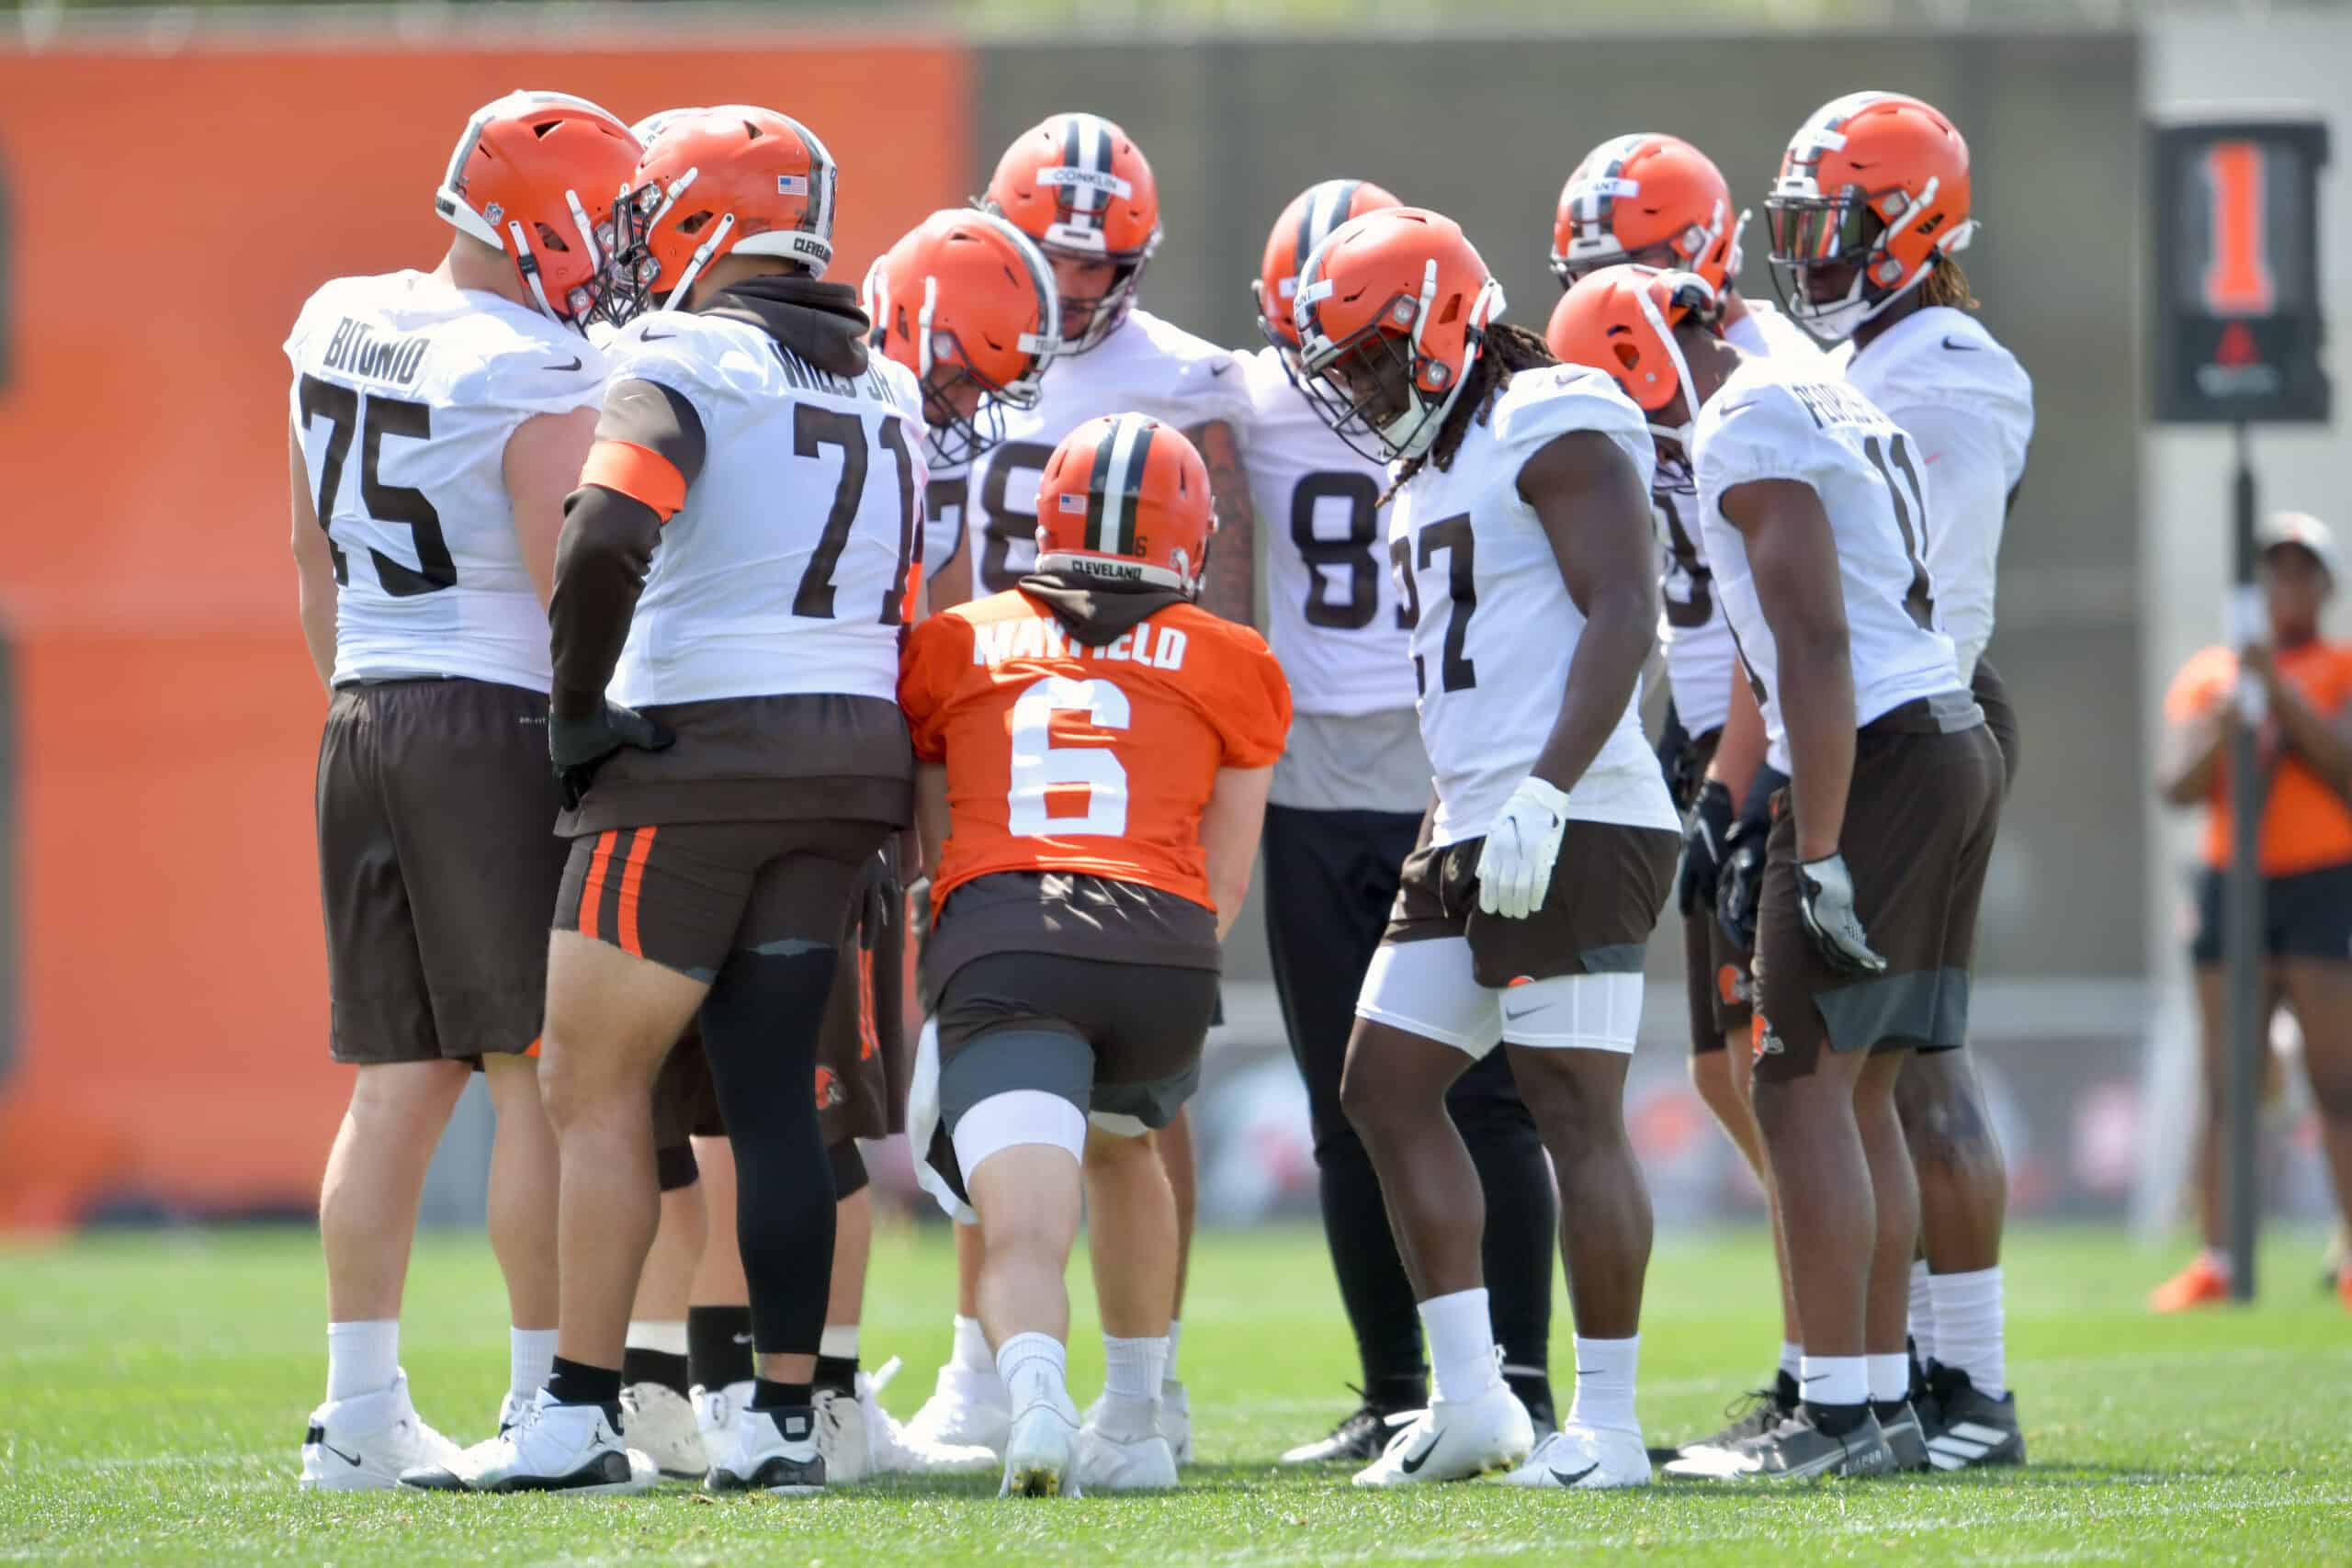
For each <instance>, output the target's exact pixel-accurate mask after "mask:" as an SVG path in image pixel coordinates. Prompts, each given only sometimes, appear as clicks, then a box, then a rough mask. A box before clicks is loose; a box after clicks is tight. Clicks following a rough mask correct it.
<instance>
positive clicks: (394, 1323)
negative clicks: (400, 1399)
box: [327, 1317, 401, 1400]
mask: <svg viewBox="0 0 2352 1568" xmlns="http://www.w3.org/2000/svg"><path fill="white" fill-rule="evenodd" d="M400 1375H401V1320H400V1319H399V1318H396V1317H383V1318H368V1319H366V1320H364V1321H362V1322H358V1323H330V1324H328V1325H327V1398H328V1399H330V1400H336V1399H357V1398H359V1397H360V1396H361V1395H362V1394H368V1393H383V1392H384V1391H385V1390H386V1389H388V1388H390V1387H391V1386H392V1380H393V1379H394V1378H397V1377H399V1376H400Z"/></svg>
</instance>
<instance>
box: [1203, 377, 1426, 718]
mask: <svg viewBox="0 0 2352 1568" xmlns="http://www.w3.org/2000/svg"><path fill="white" fill-rule="evenodd" d="M1241 363H1242V374H1243V375H1245V376H1246V377H1247V378H1248V380H1249V384H1250V418H1249V423H1248V424H1247V425H1246V426H1245V427H1244V428H1243V431H1242V461H1243V464H1244V466H1245V467H1247V468H1248V469H1249V471H1250V504H1251V506H1252V508H1253V509H1254V510H1255V511H1256V512H1257V513H1258V519H1259V526H1260V527H1261V528H1262V529H1263V530H1264V532H1265V535H1266V604H1267V608H1266V640H1267V642H1268V643H1270V644H1271V645H1272V648H1273V650H1274V657H1275V658H1276V659H1278V660H1281V661H1282V666H1283V674H1285V675H1287V676H1289V677H1290V690H1291V700H1292V702H1293V704H1294V705H1295V710H1296V711H1297V712H1299V713H1302V714H1331V715H1335V716H1340V717H1352V716H1356V715H1359V714H1367V713H1385V712H1388V711H1391V710H1395V709H1400V708H1408V707H1410V706H1412V705H1413V696H1414V693H1413V667H1412V662H1411V648H1410V645H1411V641H1412V635H1413V623H1412V621H1411V620H1410V618H1408V616H1407V615H1406V614H1405V605H1404V602H1403V599H1402V598H1401V597H1400V593H1399V590H1398V588H1397V581H1396V579H1395V578H1394V577H1393V576H1392V575H1391V574H1390V573H1389V570H1388V566H1387V561H1386V559H1385V549H1386V546H1385V534H1386V531H1387V530H1386V528H1385V518H1383V517H1382V515H1381V511H1380V498H1381V496H1382V494H1383V493H1385V491H1387V489H1388V470H1387V467H1386V465H1385V464H1381V463H1376V462H1374V461H1373V460H1372V459H1371V458H1369V457H1365V456H1364V455H1363V454H1362V453H1361V452H1358V451H1357V450H1356V449H1355V448H1354V447H1352V446H1349V445H1348V444H1347V443H1346V442H1344V441H1342V440H1340V437H1339V436H1338V435H1336V434H1333V433H1332V430H1331V427H1330V425H1329V423H1325V421H1324V419H1323V416H1322V415H1321V414H1319V413H1317V412H1315V408H1314V405H1313V404H1311V403H1309V402H1308V401H1307V400H1306V396H1305V395H1304V394H1303V393H1301V392H1300V391H1299V389H1297V388H1296V387H1295V386H1293V385H1292V384H1291V379H1290V377H1289V376H1288V375H1287V374H1286V373H1285V372H1284V370H1283V361H1282V356H1281V355H1279V354H1277V353H1275V352H1274V350H1273V349H1272V347H1271V346H1270V347H1266V348H1262V349H1260V350H1259V351H1258V352H1257V353H1255V354H1251V355H1243V356H1242V359H1241Z"/></svg>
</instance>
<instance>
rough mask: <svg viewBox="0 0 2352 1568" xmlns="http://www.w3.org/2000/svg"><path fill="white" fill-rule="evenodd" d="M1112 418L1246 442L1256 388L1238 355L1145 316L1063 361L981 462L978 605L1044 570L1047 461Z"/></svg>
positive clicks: (976, 478)
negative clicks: (1041, 534)
mask: <svg viewBox="0 0 2352 1568" xmlns="http://www.w3.org/2000/svg"><path fill="white" fill-rule="evenodd" d="M1110 413H1139V414H1143V415H1145V416H1146V417H1148V418H1150V419H1156V420H1158V421H1159V422H1160V423H1162V424H1166V425H1170V426H1173V427H1174V428H1175V429H1177V430H1181V431H1184V432H1187V433H1189V432H1191V431H1192V430H1193V429H1194V428H1195V427H1196V426H1199V425H1203V424H1206V423H1210V422H1211V421H1213V420H1223V421H1225V422H1226V423H1228V424H1230V425H1232V426H1233V427H1234V429H1235V431H1236V432H1237V433H1238V432H1239V430H1240V428H1241V425H1242V422H1243V421H1245V420H1247V419H1248V418H1249V416H1250V389H1249V386H1248V384H1247V381H1246V379H1245V378H1244V377H1243V375H1242V373H1241V362H1240V360H1238V358H1236V357H1235V356H1234V355H1232V354H1231V353H1229V352H1227V350H1225V349H1222V348H1219V347H1217V346H1216V344H1213V343H1209V342H1207V341H1205V340H1204V339H1201V338H1196V337H1194V336H1193V334H1192V333H1188V332H1186V331H1184V330H1183V329H1182V327H1178V326H1175V325H1173V324H1171V323H1170V322H1167V321H1161V320H1160V319H1159V317H1157V316H1155V315H1152V314H1151V313H1150V312H1149V311H1147V310H1137V311H1136V312H1134V313H1133V314H1132V315H1130V316H1129V317H1128V318H1127V319H1126V321H1124V322H1122V323H1121V324H1120V326H1119V328H1118V330H1117V331H1115V332H1114V333H1112V334H1111V335H1110V336H1109V337H1106V338H1104V339H1103V341H1102V343H1100V344H1097V345H1096V346H1095V347H1093V348H1091V349H1090V350H1088V351H1087V352H1086V353H1084V354H1074V355H1069V357H1068V358H1064V359H1057V360H1055V361H1054V363H1053V364H1052V366H1051V367H1048V368H1047V369H1046V376H1045V381H1044V392H1043V395H1042V396H1041V397H1040V398H1039V399H1038V400H1037V406H1036V407H1035V408H1034V409H1030V410H1028V411H1027V412H1022V411H1020V410H1008V411H1006V413H1005V418H1004V431H1005V436H1004V440H1003V441H1002V442H1001V444H999V445H998V446H992V447H990V448H989V450H988V451H986V452H983V453H981V454H980V455H979V457H977V458H975V459H974V460H973V463H972V473H971V479H970V482H969V488H968V489H967V491H966V504H965V508H964V519H965V522H964V527H965V533H966V536H967V537H966V540H965V545H964V547H965V548H966V549H967V550H970V551H971V552H972V597H973V598H975V599H979V598H984V597H986V596H987V595H989V594H990V593H1001V592H1004V591H1005V590H1006V589H1008V588H1011V587H1012V586H1013V585H1014V584H1015V583H1016V582H1018V581H1020V580H1021V578H1022V577H1023V576H1024V575H1026V574H1027V573H1029V572H1032V571H1035V570H1036V569H1037V484H1038V481H1039V480H1040V479H1044V478H1045V474H1046V459H1047V458H1049V457H1052V456H1053V455H1054V448H1055V447H1056V446H1058V445H1059V444H1060V442H1061V439H1062V437H1063V436H1065V435H1068V434H1069V433H1070V432H1071V431H1073V430H1076V429H1077V428H1078V427H1079V426H1080V425H1081V424H1084V423H1086V422H1087V421H1088V420H1090V419H1095V418H1098V417H1100V416H1101V415H1103V414H1110ZM1212 548H1214V546H1212Z"/></svg>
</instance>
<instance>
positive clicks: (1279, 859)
mask: <svg viewBox="0 0 2352 1568" xmlns="http://www.w3.org/2000/svg"><path fill="white" fill-rule="evenodd" d="M1397 205H1398V203H1397V198H1396V197H1394V196H1391V195H1390V194H1389V193H1388V192H1386V191H1385V190H1383V189H1382V188H1381V187H1380V186H1376V185H1373V184H1371V183H1370V182H1368V181H1364V180H1326V181H1323V182H1322V183H1321V184H1319V185H1315V186H1308V187H1307V188H1306V190H1304V191H1302V192H1301V193H1299V195H1298V197H1296V198H1295V200H1293V201H1292V202H1291V204H1290V205H1289V206H1288V207H1286V208H1284V209H1283V214H1282V216H1281V217H1280V218H1279V219H1277V220H1275V221H1274V227H1273V232H1272V234H1271V235H1269V236H1268V238H1267V241H1266V254H1265V261H1264V265H1263V266H1262V267H1261V269H1260V271H1261V276H1259V277H1258V278H1257V279H1255V280H1254V281H1253V282H1252V284H1251V286H1250V287H1251V288H1252V289H1253V290H1254V291H1255V293H1256V295H1257V299H1258V310H1259V318H1258V324H1259V329H1260V330H1261V332H1262V333H1265V335H1266V337H1267V339H1268V342H1267V345H1266V346H1265V347H1264V348H1262V349H1260V350H1259V351H1258V352H1257V353H1256V354H1254V355H1248V356H1245V358H1244V359H1243V361H1242V372H1241V373H1242V374H1243V375H1244V376H1245V377H1247V378H1248V380H1249V385H1250V420H1249V423H1248V424H1247V426H1246V427H1245V428H1244V431H1243V444H1244V447H1245V450H1246V452H1247V455H1248V459H1249V465H1250V491H1251V498H1252V500H1253V502H1255V503H1256V506H1257V509H1258V511H1259V512H1260V513H1262V514H1263V515H1265V516H1268V517H1273V518H1283V517H1287V518H1288V519H1289V520H1290V525H1289V527H1288V529H1287V530H1286V531H1285V530H1283V529H1281V528H1277V529H1275V530H1274V532H1273V533H1272V534H1271V535H1270V536H1268V538H1267V541H1266V570H1267V605H1268V622H1267V626H1268V641H1269V642H1270V643H1271V644H1272V647H1273V649H1274V656H1275V657H1276V658H1277V659H1279V660H1282V664H1283V672H1284V673H1285V674H1286V675H1287V676H1288V677H1289V679H1290V682H1291V694H1292V698H1293V701H1294V703H1295V716H1294V717H1293V720H1292V724H1291V732H1290V745H1289V748H1288V749H1287V750H1285V751H1284V752H1283V760H1282V761H1280V762H1278V763H1276V764H1275V767H1274V784H1273V791H1272V795H1271V796H1270V797H1269V802H1268V805H1267V807H1266V834H1265V853H1266V943H1267V949H1268V952H1269V954H1270V956H1271V957H1272V960H1273V970H1274V989H1275V992H1276V994H1277V995H1278V996H1279V997H1280V998H1281V1001H1282V1008H1283V1024H1284V1026H1285V1027H1286V1029H1287V1032H1288V1033H1289V1035H1290V1048H1291V1055H1292V1056H1293V1058H1294V1059H1295V1061H1296V1062H1297V1063H1298V1069H1299V1075H1300V1077H1303V1078H1304V1079H1305V1080H1306V1094H1307V1104H1308V1108H1309V1112H1310V1115H1311V1116H1312V1119H1313V1126H1314V1133H1315V1165H1316V1169H1317V1176H1318V1179H1319V1180H1318V1186H1319V1190H1320V1194H1321V1199H1322V1206H1323V1235H1324V1239H1325V1241H1326V1242H1327V1243H1328V1244H1329V1247H1330V1249H1331V1264H1332V1268H1333V1269H1334V1270H1335V1271H1336V1272H1337V1274H1338V1275H1339V1280H1340V1301H1341V1302H1342V1303H1344V1304H1345V1306H1346V1308H1347V1313H1348V1323H1349V1326H1350V1327H1351V1328H1352V1329H1353V1330H1354V1332H1355V1340H1356V1353H1357V1356H1358V1358H1359V1359H1360V1361H1361V1363H1362V1365H1363V1388H1362V1390H1361V1393H1362V1396H1363V1402H1362V1404H1361V1405H1360V1406H1359V1408H1357V1409H1356V1410H1355V1411H1354V1412H1353V1413H1351V1415H1349V1416H1347V1417H1346V1418H1345V1419H1343V1420H1341V1421H1340V1424H1339V1425H1338V1427H1335V1428H1333V1429H1332V1431H1331V1432H1330V1433H1329V1435H1327V1436H1325V1437H1322V1438H1317V1439H1316V1440H1315V1441H1312V1442H1307V1443H1302V1444H1300V1445H1299V1446H1298V1447H1296V1448H1294V1449H1292V1450H1289V1451H1288V1452H1287V1453H1285V1454H1283V1462H1284V1463H1286V1464H1306V1463H1314V1462H1317V1461H1327V1460H1353V1461H1357V1462H1359V1463H1361V1462H1363V1461H1366V1460H1369V1459H1371V1458H1373V1457H1374V1455H1376V1454H1378V1453H1379V1452H1380V1450H1381V1449H1382V1448H1384V1447H1385V1446H1386V1444H1387V1441H1388V1438H1389V1436H1390V1422H1389V1419H1388V1418H1389V1417H1390V1416H1395V1415H1397V1414H1398V1413H1400V1412H1403V1411H1408V1410H1419V1409H1421V1408H1423V1407H1424V1406H1425V1405H1427V1404H1429V1367H1428V1364H1427V1363H1426V1361H1424V1360H1423V1359H1422V1351H1421V1324H1420V1319H1419V1317H1418V1316H1416V1315H1415V1314H1414V1312H1413V1287H1412V1283H1411V1281H1410V1280H1408V1279H1407V1277H1406V1274H1405V1265H1404V1262H1403V1260H1402V1259H1400V1258H1398V1257H1397V1242H1396V1238H1395V1237H1394V1235H1392V1234H1391V1233H1390V1231H1389V1228H1388V1210H1387V1206H1386V1202H1385V1200H1384V1199H1383V1198H1382V1196H1381V1190H1380V1177H1379V1174H1378V1173H1377V1172H1376V1171H1374V1168H1373V1165H1372V1158H1371V1156H1369V1155H1368V1154H1366V1153H1365V1151H1364V1146H1363V1139H1362V1138H1360V1137H1358V1136H1357V1135H1356V1130H1355V1127H1354V1125H1353V1123H1351V1122H1349V1120H1348V1118H1347V1113H1346V1112H1345V1111H1342V1110H1341V1109H1340V1066H1341V1064H1342V1063H1343V1062H1344V1061H1345V1060H1346V1058H1347V1049H1348V1033H1349V1031H1350V1029H1351V1027H1352V1025H1353V1023H1354V1021H1355V996H1356V991H1357V988H1358V987H1360V986H1361V985H1362V984H1363V974H1364V970H1365V968H1366V966H1367V965H1369V964H1371V962H1372V954H1373V951H1374V949H1375V948H1376V947H1378V946H1379V945H1380V933H1381V931H1383V930H1384V929H1385V927H1386V926H1387V924H1388V910H1389V907H1390V906H1391V905H1392V904H1393V903H1395V902H1396V898H1397V875H1398V871H1399V868H1400V867H1401V866H1402V865H1403V864H1404V862H1405V857H1406V856H1407V855H1408V854H1410V853H1411V852H1412V851H1413V844H1414V840H1416V838H1418V837H1419V832H1420V819H1421V811H1422V809H1423V808H1424V807H1427V806H1428V804H1429V799H1430V763H1429V754H1428V753H1427V752H1426V751H1425V750H1423V749H1422V746H1421V731H1420V723H1419V718H1418V717H1417V716H1415V714H1414V712H1413V697H1414V693H1413V676H1412V662H1411V657H1410V652H1409V648H1408V644H1409V641H1410V638H1411V635H1412V624H1411V622H1410V621H1409V620H1408V618H1407V617H1406V615H1405V613H1404V606H1403V604H1402V601H1401V599H1400V597H1399V595H1400V593H1401V590H1400V589H1399V588H1398V587H1397V582H1396V580H1395V579H1394V578H1393V577H1392V576H1391V575H1390V573H1389V571H1388V569H1387V562H1386V560H1385V558H1384V555H1385V552H1384V550H1383V547H1382V544H1381V529H1382V525H1384V524H1385V521H1386V515H1387V514H1386V512H1385V509H1384V508H1383V507H1382V505H1381V494H1382V492H1383V491H1385V490H1386V489H1387V487H1388V478H1387V473H1386V471H1385V464H1383V463H1382V462H1380V461H1379V460H1378V459H1376V458H1374V457H1367V456H1365V455H1364V454H1363V453H1361V452H1358V451H1357V450H1355V449H1354V448H1353V447H1351V446H1349V445H1348V444H1347V443H1346V442H1344V441H1342V440H1340V437H1339V436H1338V435H1337V434H1334V433H1333V432H1332V430H1331V427H1330V426H1329V424H1327V423H1324V421H1323V420H1322V418H1321V417H1320V416H1319V415H1318V414H1317V412H1316V410H1315V405H1314V404H1313V403H1312V402H1310V401H1309V400H1308V399H1307V397H1306V394H1305V393H1304V392H1303V391H1302V390H1301V389H1300V388H1299V386H1298V384H1297V379H1296V378H1297V375H1298V370H1297V355H1298V329H1297V328H1296V327H1295V326H1294V325H1292V323H1291V319H1290V308H1291V302H1292V301H1293V300H1294V299H1295V298H1296V297H1297V293H1298V264H1299V263H1300V262H1302V261H1304V260H1306V257H1307V255H1308V254H1311V253H1312V252H1313V251H1314V249H1315V247H1316V246H1317V244H1319V243H1322V241H1323V240H1324V239H1325V237H1327V236H1328V235H1329V233H1330V232H1331V231H1332V230H1334V229H1336V228H1338V227H1339V226H1340V224H1342V223H1344V222H1346V221H1347V220H1349V219H1351V218H1354V217H1357V216H1359V215H1361V214H1363V213H1365V212H1369V211H1372V210H1374V209H1376V208H1385V207H1395V206H1397ZM1446 1108H1447V1110H1448V1111H1450V1112H1451V1113H1452V1115H1453V1122H1454V1125H1455V1126H1456V1127H1457V1128H1458V1129H1459V1130H1460V1132H1461V1134H1462V1141H1463V1142H1464V1144H1466V1145H1469V1149H1470V1157H1471V1159H1472V1160H1473V1161H1474V1162H1476V1165H1477V1167H1478V1182H1479V1187H1480V1189H1481V1190H1483V1191H1484V1192H1485V1193H1486V1198H1487V1235H1486V1243H1485V1247H1486V1266H1487V1280H1488V1283H1489V1289H1490V1291H1491V1292H1492V1296H1493V1320H1494V1331H1495V1341H1496V1343H1497V1344H1498V1345H1500V1346H1501V1347H1502V1348H1503V1378H1504V1381H1505V1382H1508V1383H1510V1386H1511V1390H1512V1392H1513V1393H1517V1394H1518V1395H1519V1397H1520V1401H1521V1404H1525V1405H1526V1406H1527V1407H1528V1411H1529V1414H1530V1416H1532V1418H1533V1420H1534V1421H1535V1423H1536V1424H1537V1426H1538V1427H1541V1428H1542V1429H1544V1430H1549V1429H1550V1428H1551V1427H1552V1425H1553V1412H1552V1391H1551V1384H1550V1380H1549V1379H1548V1377H1547V1376H1546V1371H1545V1368H1546V1365H1547V1363H1548V1360H1549V1357H1550V1341H1551V1337H1552V1239H1551V1238H1552V1226H1553V1224H1555V1212H1554V1208H1553V1199H1552V1176H1551V1170H1550V1168H1549V1167H1548V1166H1547V1165H1546V1164H1545V1163H1544V1141H1543V1139H1542V1138H1541V1137H1539V1136H1538V1135H1537V1134H1536V1131H1535V1122H1534V1119H1533V1118H1532V1117H1531V1116H1530V1115H1529V1114H1528V1111H1527V1105H1526V1102H1525V1101H1523V1100H1521V1099H1520V1096H1519V1089H1518V1086H1517V1085H1516V1084H1514V1083H1513V1082H1512V1080H1511V1076H1510V1063H1509V1062H1508V1061H1507V1060H1505V1059H1504V1056H1503V1054H1502V1053H1501V1052H1499V1051H1498V1052H1494V1053H1492V1054H1490V1055H1487V1057H1486V1058H1485V1059H1484V1060H1483V1061H1481V1062H1479V1063H1478V1064H1477V1065H1476V1066H1473V1067H1472V1068H1471V1069H1470V1070H1469V1071H1468V1072H1466V1073H1464V1074H1463V1075H1462V1077H1460V1078H1458V1079H1456V1080H1455V1082H1454V1085H1453V1089H1451V1090H1449V1091H1448V1092H1447V1095H1446Z"/></svg>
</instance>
